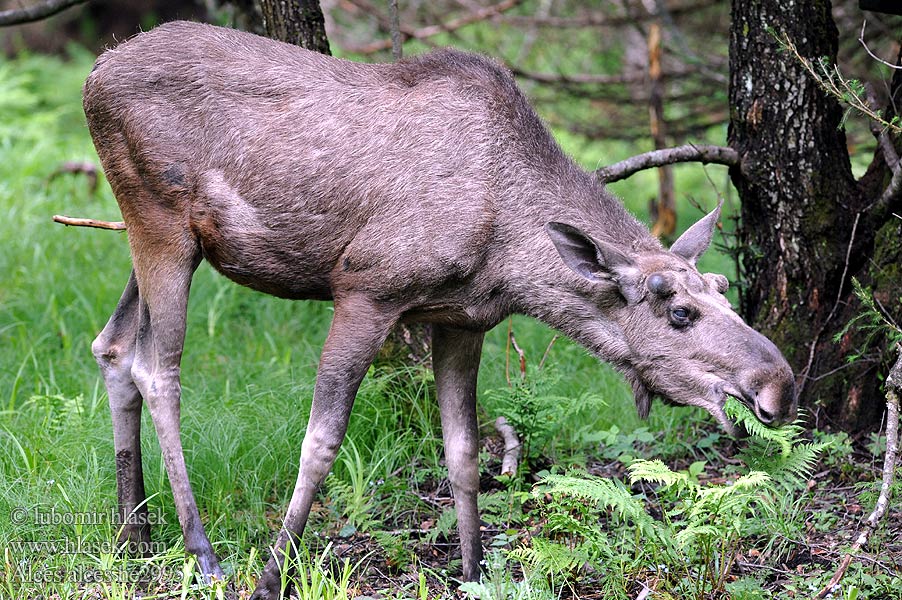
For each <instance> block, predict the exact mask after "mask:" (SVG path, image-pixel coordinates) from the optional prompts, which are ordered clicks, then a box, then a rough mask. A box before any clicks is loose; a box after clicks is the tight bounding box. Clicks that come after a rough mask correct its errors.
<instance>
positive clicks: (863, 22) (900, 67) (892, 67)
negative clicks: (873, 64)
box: [858, 19, 902, 69]
mask: <svg viewBox="0 0 902 600" xmlns="http://www.w3.org/2000/svg"><path fill="white" fill-rule="evenodd" d="M867 26H868V20H867V19H865V20H864V21H862V23H861V34H859V36H858V43H860V44H861V45H862V46H864V49H865V51H866V52H867V53H868V54H869V55H870V56H871V58H873V59H874V60H876V61H877V62H881V63H883V64H885V65H886V66H887V67H889V68H890V69H902V65H894V64H893V63H891V62H886V61H885V60H883V59H882V58H880V57H879V56H877V55H876V54H874V53H873V52H871V49H870V48H868V44H867V42H865V41H864V28H865V27H867Z"/></svg>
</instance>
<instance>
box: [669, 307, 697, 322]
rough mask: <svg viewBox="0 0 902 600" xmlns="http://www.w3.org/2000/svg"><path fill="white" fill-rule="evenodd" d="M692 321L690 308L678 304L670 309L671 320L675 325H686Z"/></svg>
mask: <svg viewBox="0 0 902 600" xmlns="http://www.w3.org/2000/svg"><path fill="white" fill-rule="evenodd" d="M691 321H692V314H691V313H690V312H689V309H688V308H684V307H682V306H678V307H676V308H672V309H670V322H671V323H672V324H673V325H674V326H675V327H685V326H686V325H688V324H689V323H690V322H691Z"/></svg>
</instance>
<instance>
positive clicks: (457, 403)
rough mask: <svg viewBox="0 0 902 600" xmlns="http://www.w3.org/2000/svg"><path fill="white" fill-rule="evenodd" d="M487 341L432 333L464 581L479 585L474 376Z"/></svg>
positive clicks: (467, 334) (446, 331)
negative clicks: (484, 343) (483, 344)
mask: <svg viewBox="0 0 902 600" xmlns="http://www.w3.org/2000/svg"><path fill="white" fill-rule="evenodd" d="M484 336H485V334H484V333H482V332H473V331H463V330H456V329H450V328H445V327H435V328H434V329H433V333H432V368H433V369H434V371H435V387H436V392H437V394H438V404H439V410H440V411H441V417H442V437H443V438H444V442H445V462H447V464H448V478H449V479H450V480H451V489H452V491H453V492H454V508H455V510H456V512H457V528H458V531H459V532H460V549H461V558H462V559H463V577H464V579H465V580H466V581H477V580H478V579H479V571H480V564H481V563H482V541H481V538H480V534H479V510H478V508H477V507H476V496H477V494H478V493H479V431H478V424H477V422H476V376H477V373H478V371H479V357H480V352H481V350H482V340H483V338H484Z"/></svg>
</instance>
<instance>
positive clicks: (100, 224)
mask: <svg viewBox="0 0 902 600" xmlns="http://www.w3.org/2000/svg"><path fill="white" fill-rule="evenodd" d="M53 220H54V221H56V222H57V223H62V224H63V225H72V226H74V227H96V228H98V229H113V230H115V231H123V230H124V229H125V223H124V222H122V221H98V220H97V219H77V218H75V217H66V216H64V215H53Z"/></svg>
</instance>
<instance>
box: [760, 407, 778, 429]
mask: <svg viewBox="0 0 902 600" xmlns="http://www.w3.org/2000/svg"><path fill="white" fill-rule="evenodd" d="M755 412H756V413H757V414H758V419H759V420H760V421H761V422H762V423H764V424H765V425H770V424H771V423H773V422H774V421H775V420H776V418H777V416H776V415H775V414H774V413H772V412H770V411H768V410H767V409H764V408H761V407H760V406H755Z"/></svg>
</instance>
